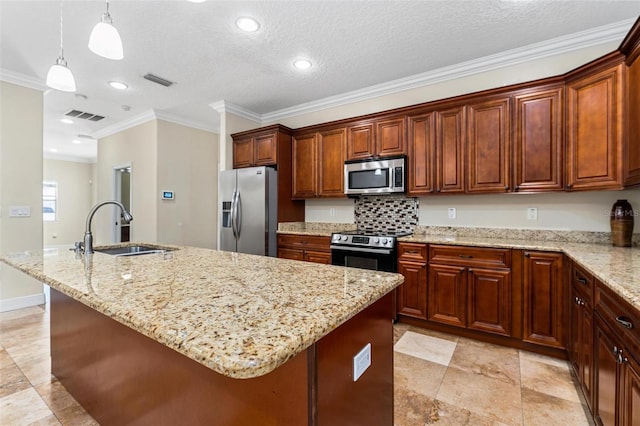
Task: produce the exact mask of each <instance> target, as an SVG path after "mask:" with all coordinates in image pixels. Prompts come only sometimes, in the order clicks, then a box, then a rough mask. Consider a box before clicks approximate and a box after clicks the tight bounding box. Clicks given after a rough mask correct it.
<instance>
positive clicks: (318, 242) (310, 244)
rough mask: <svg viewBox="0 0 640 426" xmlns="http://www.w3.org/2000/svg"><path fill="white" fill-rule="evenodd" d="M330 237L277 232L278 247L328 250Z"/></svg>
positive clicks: (329, 249)
mask: <svg viewBox="0 0 640 426" xmlns="http://www.w3.org/2000/svg"><path fill="white" fill-rule="evenodd" d="M330 240H331V237H323V236H316V235H294V234H278V247H287V248H297V249H305V250H315V251H324V252H327V253H328V252H330V251H331V248H330V247H329V246H330Z"/></svg>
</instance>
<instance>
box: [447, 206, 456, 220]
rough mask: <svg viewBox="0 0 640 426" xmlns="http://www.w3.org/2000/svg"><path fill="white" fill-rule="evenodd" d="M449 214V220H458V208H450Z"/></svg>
mask: <svg viewBox="0 0 640 426" xmlns="http://www.w3.org/2000/svg"><path fill="white" fill-rule="evenodd" d="M447 214H448V217H449V219H455V218H456V208H455V207H449V208H448V209H447Z"/></svg>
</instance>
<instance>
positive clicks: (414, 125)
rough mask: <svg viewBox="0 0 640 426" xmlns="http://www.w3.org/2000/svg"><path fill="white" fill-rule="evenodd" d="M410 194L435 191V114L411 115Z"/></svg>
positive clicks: (409, 129) (409, 124)
mask: <svg viewBox="0 0 640 426" xmlns="http://www.w3.org/2000/svg"><path fill="white" fill-rule="evenodd" d="M407 123H408V124H407V127H408V129H407V133H408V140H409V155H408V157H407V162H408V165H407V166H408V169H409V170H408V177H407V179H408V181H409V187H408V194H407V195H422V194H430V193H433V191H434V181H433V180H434V170H433V168H434V165H435V141H434V139H435V126H434V120H433V114H432V113H429V114H424V115H419V116H415V117H409V119H408V122H407Z"/></svg>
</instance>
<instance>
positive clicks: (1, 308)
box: [0, 293, 45, 312]
mask: <svg viewBox="0 0 640 426" xmlns="http://www.w3.org/2000/svg"><path fill="white" fill-rule="evenodd" d="M44 303H45V297H44V293H38V294H33V295H31V296H23V297H14V298H13V299H6V300H0V312H7V311H14V310H16V309H22V308H28V307H30V306H38V305H44Z"/></svg>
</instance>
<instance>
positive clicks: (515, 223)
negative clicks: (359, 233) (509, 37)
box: [265, 43, 640, 231]
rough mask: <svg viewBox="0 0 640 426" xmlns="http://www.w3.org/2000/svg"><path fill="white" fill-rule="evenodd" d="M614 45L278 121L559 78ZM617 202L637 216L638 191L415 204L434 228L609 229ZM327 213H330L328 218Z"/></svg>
mask: <svg viewBox="0 0 640 426" xmlns="http://www.w3.org/2000/svg"><path fill="white" fill-rule="evenodd" d="M617 47H618V44H617V43H609V44H606V45H600V46H596V47H591V48H587V49H581V50H577V51H575V52H571V53H566V54H563V55H556V56H553V57H549V58H546V59H542V60H537V61H530V62H526V63H521V64H517V65H513V66H510V67H506V68H503V69H499V70H492V71H487V72H483V73H479V74H473V75H469V76H465V77H461V78H456V79H453V80H447V81H441V82H438V83H434V84H431V85H428V86H424V87H420V88H416V89H412V90H407V91H404V92H400V93H394V94H390V95H385V96H380V97H378V98H375V99H370V100H367V101H360V102H353V103H351V104H349V105H345V106H340V107H336V108H328V109H325V110H322V111H318V112H313V113H309V114H301V115H298V116H296V117H291V118H287V119H282V120H279V122H281V123H282V124H284V125H285V126H289V127H292V128H298V127H303V126H308V125H312V124H317V123H323V122H327V121H331V120H337V119H342V118H348V117H355V116H358V115H362V114H368V113H372V112H378V111H384V110H388V109H392V108H398V107H402V106H408V105H415V104H419V103H422V102H428V101H432V100H437V99H444V98H448V97H451V96H457V95H461V94H465V93H471V92H476V91H480V90H485V89H490V88H495V87H501V86H505V85H509V84H514V83H521V82H526V81H532V80H535V79H539V78H545V77H551V76H556V75H561V74H564V73H565V72H567V71H570V70H572V69H574V68H576V67H579V66H581V65H583V64H585V63H587V62H589V61H591V60H593V59H596V58H598V57H600V56H602V55H604V54H607V53H609V52H611V51H613V50H615V49H616V48H617ZM443 79H444V77H443ZM266 124H270V123H265V125H266ZM621 198H624V199H628V200H629V201H630V202H631V205H632V206H633V207H634V208H635V209H636V210H637V211H638V212H640V190H626V191H590V192H576V193H559V194H499V195H461V196H434V197H421V198H420V200H419V201H420V216H419V217H420V219H419V223H420V224H421V225H438V226H475V227H485V226H486V227H508V228H532V229H564V230H584V231H609V229H610V228H609V216H608V211H609V209H610V208H611V205H612V204H613V202H614V201H615V200H617V199H621ZM353 205H354V204H353V201H351V200H336V199H328V200H315V199H314V200H307V201H306V203H305V206H306V208H305V218H306V219H305V220H306V221H308V222H339V223H353V221H354V215H353ZM450 207H454V208H456V211H457V218H456V219H448V215H447V211H448V208H450ZM527 207H537V208H538V220H537V221H531V220H527V216H526V209H527ZM332 212H334V214H333V215H332V214H331V213H332ZM637 222H640V220H636V230H640V225H638V223H637Z"/></svg>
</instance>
